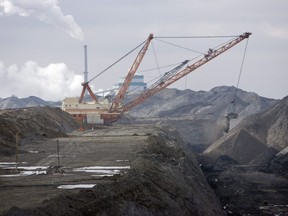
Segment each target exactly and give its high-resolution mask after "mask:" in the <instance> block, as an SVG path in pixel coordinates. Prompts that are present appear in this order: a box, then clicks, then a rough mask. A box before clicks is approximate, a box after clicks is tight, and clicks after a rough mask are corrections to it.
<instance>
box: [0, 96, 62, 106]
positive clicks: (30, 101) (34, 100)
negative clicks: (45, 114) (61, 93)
mask: <svg viewBox="0 0 288 216" xmlns="http://www.w3.org/2000/svg"><path fill="white" fill-rule="evenodd" d="M60 105H61V104H60V103H59V102H51V101H45V100H42V99H41V98H38V97H35V96H30V97H27V98H18V97H15V96H12V97H8V98H4V99H0V109H16V108H25V107H44V106H52V107H56V106H60Z"/></svg>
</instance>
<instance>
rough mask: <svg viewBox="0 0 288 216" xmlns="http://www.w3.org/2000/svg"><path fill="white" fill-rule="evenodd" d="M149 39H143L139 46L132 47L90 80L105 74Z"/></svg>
mask: <svg viewBox="0 0 288 216" xmlns="http://www.w3.org/2000/svg"><path fill="white" fill-rule="evenodd" d="M146 41H147V40H145V41H143V42H142V43H141V44H139V45H138V46H137V47H135V48H134V49H132V50H131V51H130V52H128V53H127V54H125V55H124V56H122V57H121V58H119V59H118V60H117V61H116V62H114V63H113V64H111V65H110V66H108V67H107V68H106V69H104V70H103V71H101V72H100V73H99V74H97V75H96V76H94V77H93V78H91V79H90V80H89V81H88V82H91V81H92V80H94V79H96V78H97V77H99V76H100V75H101V74H103V73H104V72H106V71H107V70H109V69H110V68H111V67H113V66H114V65H116V64H117V63H118V62H120V61H121V60H122V59H124V58H125V57H127V56H128V55H129V54H131V53H132V52H134V51H135V50H136V49H138V48H139V47H140V46H142V45H143V44H144V43H146Z"/></svg>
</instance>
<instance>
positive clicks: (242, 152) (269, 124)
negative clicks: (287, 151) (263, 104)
mask: <svg viewBox="0 0 288 216" xmlns="http://www.w3.org/2000/svg"><path fill="white" fill-rule="evenodd" d="M287 131H288V97H286V98H284V99H283V100H281V101H280V102H279V103H277V104H276V105H275V106H273V107H272V108H270V109H268V110H267V111H265V112H263V113H259V114H255V115H253V116H250V117H248V118H246V119H244V120H243V122H241V123H240V124H239V125H238V126H237V127H235V128H234V129H233V130H231V131H230V132H229V133H228V134H226V135H225V136H223V137H221V138H220V139H219V140H217V141H216V142H214V143H213V144H212V145H211V146H210V147H209V148H207V149H206V150H205V152H204V154H206V155H210V156H212V157H214V158H215V157H217V156H219V155H229V156H230V157H232V158H233V159H234V160H236V161H238V162H239V163H241V164H248V163H250V162H251V163H253V164H255V163H256V161H259V162H260V161H262V162H261V163H262V164H263V162H264V161H266V162H268V161H269V160H270V159H271V158H272V157H273V156H274V155H273V152H274V153H275V154H276V153H277V151H280V150H282V149H283V148H285V147H287V146H288V136H287ZM269 149H270V150H269ZM276 150H277V151H276ZM265 152H266V153H265ZM271 153H272V154H271ZM260 155H262V156H260ZM261 157H262V158H261Z"/></svg>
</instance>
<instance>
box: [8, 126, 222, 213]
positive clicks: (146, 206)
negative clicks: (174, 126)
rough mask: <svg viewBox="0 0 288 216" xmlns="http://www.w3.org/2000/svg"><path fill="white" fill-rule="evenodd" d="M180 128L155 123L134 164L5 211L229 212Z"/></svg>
mask: <svg viewBox="0 0 288 216" xmlns="http://www.w3.org/2000/svg"><path fill="white" fill-rule="evenodd" d="M182 146H183V143H182V141H181V139H180V138H179V136H178V134H177V132H175V131H172V130H168V129H163V128H162V129H159V128H155V130H154V133H153V134H151V135H150V136H149V137H148V138H147V145H145V147H143V149H142V150H141V151H140V152H138V153H137V155H136V156H135V159H134V160H133V161H131V169H130V170H129V172H128V173H126V174H124V175H123V176H114V177H113V178H114V179H115V180H114V181H112V183H111V184H102V185H101V184H99V185H96V186H95V187H94V188H93V189H89V190H82V191H80V192H79V193H77V194H70V195H66V196H65V195H62V196H60V197H57V198H54V199H51V200H48V201H46V202H44V203H43V204H42V205H41V206H40V207H37V208H34V209H26V210H25V209H19V208H17V207H12V208H11V209H10V210H9V211H8V212H7V213H6V214H5V215H7V216H8V215H23V216H24V215H43V216H44V215H54V216H57V215H115V216H117V215H127V216H129V215H175V216H177V215H179V216H180V215H181V216H183V215H196V216H197V215H211V216H212V215H213V216H217V215H225V214H224V212H223V210H222V209H221V206H220V203H219V201H218V199H217V198H216V196H215V195H214V193H213V191H212V189H211V188H210V187H209V185H208V183H207V182H206V180H205V177H204V175H203V173H202V171H201V170H200V168H199V166H198V164H197V162H196V160H195V158H194V156H193V155H192V154H191V153H188V152H185V150H183V148H182Z"/></svg>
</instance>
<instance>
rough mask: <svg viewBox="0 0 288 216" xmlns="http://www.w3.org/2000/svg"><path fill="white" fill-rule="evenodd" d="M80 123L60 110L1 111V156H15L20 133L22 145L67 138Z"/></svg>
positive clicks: (43, 108)
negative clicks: (46, 139)
mask: <svg viewBox="0 0 288 216" xmlns="http://www.w3.org/2000/svg"><path fill="white" fill-rule="evenodd" d="M77 128H78V123H77V122H76V121H75V120H74V119H73V118H72V117H71V116H70V115H69V114H67V113H65V112H63V111H61V110H60V109H59V108H51V107H33V108H23V109H15V110H1V111H0V147H1V148H0V155H9V154H13V153H14V150H15V137H16V134H17V133H18V132H20V133H19V135H20V138H21V142H20V145H21V144H24V143H25V142H28V141H31V140H36V139H39V138H46V137H48V138H51V137H57V136H65V133H66V132H69V131H72V130H75V129H77Z"/></svg>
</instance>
